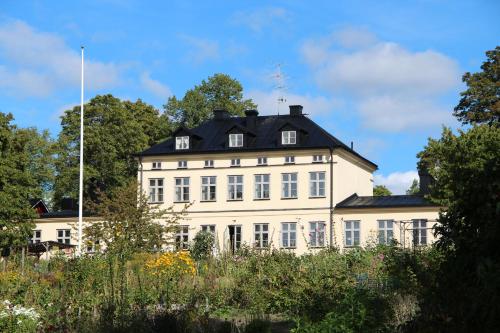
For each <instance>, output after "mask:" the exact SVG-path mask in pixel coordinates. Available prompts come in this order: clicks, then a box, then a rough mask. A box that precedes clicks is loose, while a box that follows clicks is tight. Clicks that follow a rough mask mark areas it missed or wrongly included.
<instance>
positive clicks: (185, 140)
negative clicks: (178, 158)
mask: <svg viewBox="0 0 500 333" xmlns="http://www.w3.org/2000/svg"><path fill="white" fill-rule="evenodd" d="M175 149H189V136H177V137H176V138H175Z"/></svg>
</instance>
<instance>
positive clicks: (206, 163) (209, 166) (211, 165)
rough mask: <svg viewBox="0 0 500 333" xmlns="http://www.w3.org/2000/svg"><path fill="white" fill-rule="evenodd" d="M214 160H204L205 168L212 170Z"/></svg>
mask: <svg viewBox="0 0 500 333" xmlns="http://www.w3.org/2000/svg"><path fill="white" fill-rule="evenodd" d="M213 167H214V160H205V168H213Z"/></svg>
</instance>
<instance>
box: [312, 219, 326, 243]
mask: <svg viewBox="0 0 500 333" xmlns="http://www.w3.org/2000/svg"><path fill="white" fill-rule="evenodd" d="M325 225H326V224H325V222H309V244H310V245H311V246H312V247H318V246H325Z"/></svg>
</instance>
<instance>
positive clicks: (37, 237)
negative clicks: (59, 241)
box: [29, 230, 42, 244]
mask: <svg viewBox="0 0 500 333" xmlns="http://www.w3.org/2000/svg"><path fill="white" fill-rule="evenodd" d="M41 241H42V230H33V235H32V236H31V238H30V239H29V243H30V244H34V243H40V242H41Z"/></svg>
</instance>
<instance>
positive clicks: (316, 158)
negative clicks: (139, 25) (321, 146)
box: [313, 155, 323, 163]
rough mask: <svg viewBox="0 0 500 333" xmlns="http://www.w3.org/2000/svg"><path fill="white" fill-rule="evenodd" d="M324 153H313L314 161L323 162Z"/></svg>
mask: <svg viewBox="0 0 500 333" xmlns="http://www.w3.org/2000/svg"><path fill="white" fill-rule="evenodd" d="M322 162H323V155H313V163H322Z"/></svg>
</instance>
